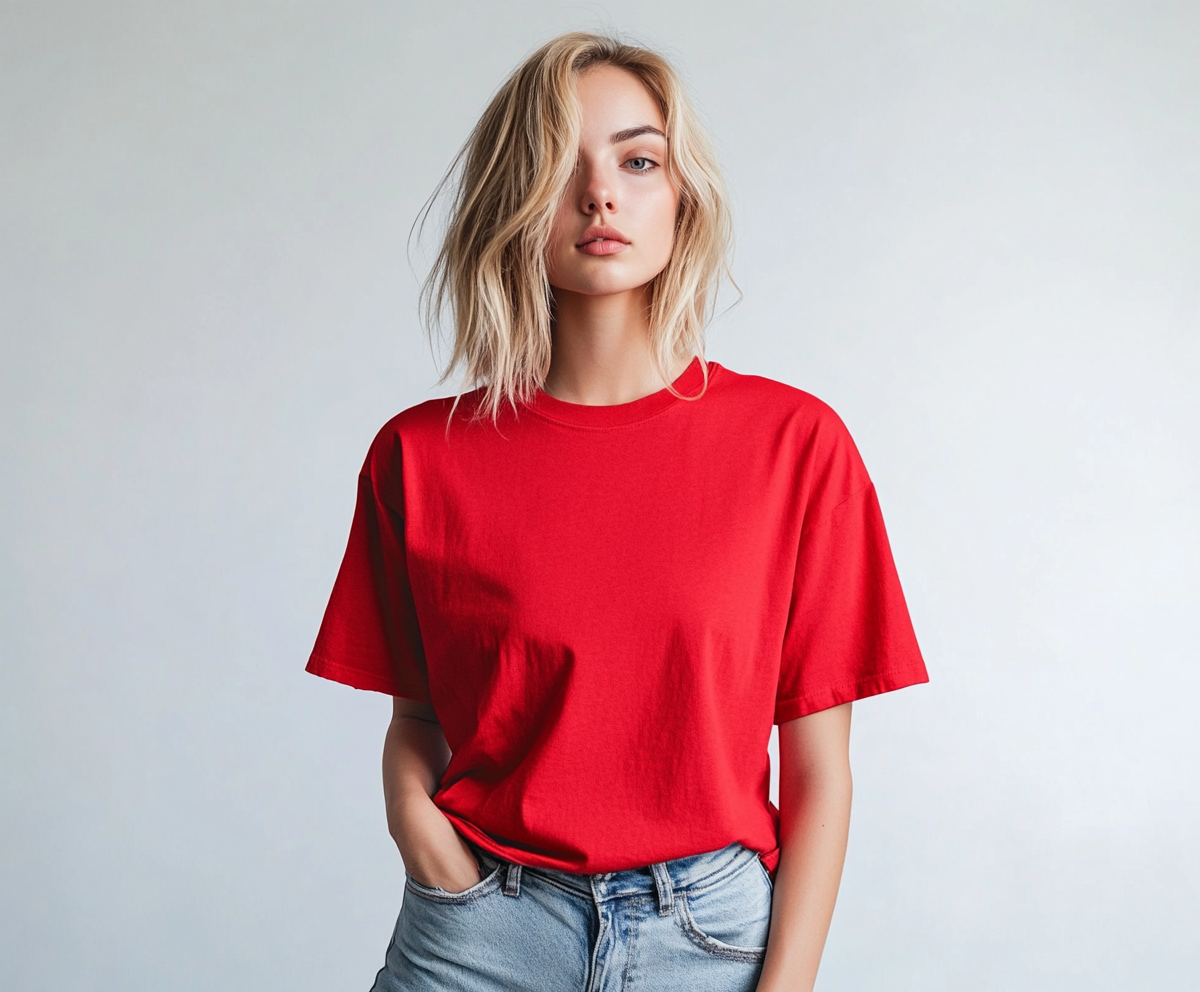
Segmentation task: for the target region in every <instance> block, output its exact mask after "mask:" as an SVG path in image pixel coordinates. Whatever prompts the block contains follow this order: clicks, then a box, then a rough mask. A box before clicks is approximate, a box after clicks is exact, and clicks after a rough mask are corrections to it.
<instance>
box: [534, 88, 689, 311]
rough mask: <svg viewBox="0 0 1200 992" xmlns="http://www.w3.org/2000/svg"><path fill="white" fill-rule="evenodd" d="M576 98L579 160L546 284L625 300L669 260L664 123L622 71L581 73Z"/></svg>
mask: <svg viewBox="0 0 1200 992" xmlns="http://www.w3.org/2000/svg"><path fill="white" fill-rule="evenodd" d="M578 94H579V103H580V106H581V109H582V126H581V130H580V135H579V158H578V164H577V166H576V169H575V174H574V176H573V177H572V179H571V182H570V183H569V184H568V186H567V189H566V192H565V193H564V194H563V198H562V200H561V202H560V203H559V206H558V214H557V216H556V218H555V223H554V229H553V233H552V234H551V237H550V244H549V246H548V248H547V251H546V266H547V270H548V272H549V276H550V285H551V286H553V287H554V288H555V289H556V290H565V291H567V292H571V293H580V294H583V295H586V296H606V295H611V294H617V293H628V292H630V291H632V290H636V289H638V288H639V287H642V286H644V285H645V284H646V283H648V282H650V280H651V279H653V278H654V277H655V276H656V275H658V274H659V273H660V272H661V271H662V270H663V269H664V268H666V265H667V262H668V261H669V260H670V258H671V248H672V245H673V243H674V239H675V217H676V214H677V213H678V210H679V190H678V188H677V187H676V186H675V184H674V183H673V182H672V181H671V180H670V179H669V178H668V177H667V139H666V137H665V131H666V123H665V122H664V121H663V116H662V112H661V111H660V110H659V109H658V103H657V102H656V101H655V100H654V98H653V97H652V96H651V95H650V93H649V91H647V89H646V87H645V86H643V85H642V82H641V80H639V79H638V78H637V77H636V76H635V75H633V74H632V73H630V72H627V71H626V70H624V69H618V68H615V67H614V66H597V67H595V68H592V69H588V70H586V71H585V72H583V73H582V74H581V75H580V77H579V81H578Z"/></svg>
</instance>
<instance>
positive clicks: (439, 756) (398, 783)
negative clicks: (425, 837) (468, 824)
mask: <svg viewBox="0 0 1200 992" xmlns="http://www.w3.org/2000/svg"><path fill="white" fill-rule="evenodd" d="M449 761H450V749H449V747H448V746H447V744H446V738H445V735H444V734H443V733H442V728H441V726H440V725H439V724H438V723H437V722H436V721H434V720H428V719H425V718H422V717H419V716H414V715H404V716H401V715H396V716H393V718H392V722H391V724H390V725H389V726H388V730H387V735H386V736H385V737H384V742H383V797H384V804H385V806H386V810H387V824H388V832H389V833H390V834H391V835H392V839H393V840H394V841H395V842H396V846H397V847H398V848H399V849H400V856H401V858H403V859H404V861H405V863H408V861H409V858H410V857H411V853H412V852H411V851H409V850H406V849H407V848H408V847H409V842H410V840H411V839H412V838H413V837H414V835H418V836H420V835H422V834H423V831H422V830H421V829H419V828H420V825H421V823H422V822H429V821H430V818H431V817H434V816H436V817H441V813H440V811H439V810H438V809H437V807H436V806H434V804H433V802H432V799H431V797H432V796H433V794H434V793H435V792H436V791H437V788H438V784H439V783H440V782H441V779H442V773H443V772H444V771H445V770H446V765H447V764H449Z"/></svg>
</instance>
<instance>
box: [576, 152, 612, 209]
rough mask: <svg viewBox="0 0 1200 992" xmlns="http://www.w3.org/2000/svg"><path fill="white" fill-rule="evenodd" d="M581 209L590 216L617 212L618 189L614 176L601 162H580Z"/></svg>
mask: <svg viewBox="0 0 1200 992" xmlns="http://www.w3.org/2000/svg"><path fill="white" fill-rule="evenodd" d="M579 168H580V180H579V183H580V186H579V209H580V210H582V211H583V212H584V213H585V214H588V215H589V216H590V215H592V214H595V213H608V214H614V213H616V212H617V191H616V184H615V183H614V182H613V177H612V176H611V175H609V174H608V171H607V170H606V169H605V168H604V167H603V166H602V165H600V164H599V163H595V164H588V163H586V162H583V163H580V166H579Z"/></svg>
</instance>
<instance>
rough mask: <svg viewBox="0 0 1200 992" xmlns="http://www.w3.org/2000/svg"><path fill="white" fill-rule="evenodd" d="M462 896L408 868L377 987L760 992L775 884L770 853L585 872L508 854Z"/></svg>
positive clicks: (420, 991)
mask: <svg viewBox="0 0 1200 992" xmlns="http://www.w3.org/2000/svg"><path fill="white" fill-rule="evenodd" d="M468 844H469V845H470V847H471V849H472V850H473V851H474V852H475V856H476V858H477V859H478V860H479V864H480V867H481V869H482V870H483V871H484V873H485V875H484V878H483V879H482V880H480V881H479V882H477V883H476V884H475V885H472V886H471V887H470V888H469V889H466V890H464V891H462V892H454V893H451V892H447V891H446V890H444V889H440V888H429V887H428V886H425V885H421V884H420V883H419V882H416V881H414V880H413V878H412V876H407V877H406V880H405V887H404V900H403V902H402V904H401V908H400V918H399V919H398V920H397V921H396V928H395V931H394V932H393V934H392V942H391V944H390V946H389V947H388V951H387V963H386V964H385V966H384V967H383V969H382V970H381V971H380V972H379V975H378V977H377V978H376V979H375V985H374V986H373V989H372V992H680V990H687V992H753V990H754V988H755V986H756V985H757V984H758V977H759V974H760V972H761V970H762V961H763V957H764V955H765V953H766V943H767V932H768V928H769V926H770V920H771V896H772V885H771V880H770V878H769V876H768V875H767V871H766V868H764V867H763V864H762V862H761V861H760V860H759V857H758V855H757V854H756V853H755V852H753V851H751V850H749V849H748V848H746V847H744V846H743V845H741V844H740V843H737V842H734V843H732V844H730V845H729V846H728V847H724V848H722V849H721V850H719V851H711V852H708V853H705V854H697V855H693V856H692V857H687V858H679V859H677V860H675V861H666V862H659V863H658V864H655V865H649V866H647V867H645V868H635V869H629V870H627V871H617V872H608V873H604V874H596V875H574V874H570V873H567V872H561V871H555V870H552V869H545V868H530V867H527V866H521V865H515V864H510V863H508V862H505V861H499V860H497V859H496V858H495V857H493V856H492V855H491V854H490V853H488V852H487V851H484V850H483V849H482V848H480V847H477V846H476V845H475V844H473V843H471V842H469V841H468Z"/></svg>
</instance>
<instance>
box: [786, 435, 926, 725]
mask: <svg viewBox="0 0 1200 992" xmlns="http://www.w3.org/2000/svg"><path fill="white" fill-rule="evenodd" d="M840 447H841V448H842V451H841V452H840V456H839V458H838V459H837V461H839V462H840V463H841V466H842V467H843V470H842V471H835V472H831V473H828V474H829V475H830V476H833V477H835V478H836V480H837V481H838V482H840V483H841V485H837V484H833V483H830V482H829V480H825V483H824V484H820V483H818V484H817V485H815V486H814V488H813V497H812V504H811V505H810V507H809V508H808V509H807V511H806V513H805V515H804V523H803V525H802V528H801V532H800V544H799V550H798V554H797V559H796V575H795V581H794V586H793V589H792V596H791V602H790V605H789V612H788V621H787V628H786V631H785V634H784V643H783V654H782V658H781V661H780V670H779V685H778V689H777V691H776V695H775V716H774V722H775V723H784V722H786V721H788V720H794V719H796V718H797V717H801V716H806V715H807V714H809V713H815V712H817V711H818V710H823V709H828V708H829V707H831V706H838V705H840V704H842V703H847V702H852V701H853V700H855V699H861V698H862V697H864V696H871V695H875V694H876V693H881V692H889V691H891V690H893V689H900V688H903V687H904V686H907V685H914V684H916V683H920V682H928V681H929V676H928V674H927V673H926V671H925V663H924V661H923V659H922V657H921V652H920V649H919V647H918V646H917V638H916V633H915V632H914V630H913V626H912V621H911V620H910V618H909V614H908V607H907V605H906V603H905V601H904V593H903V591H902V590H901V588H900V579H899V576H898V575H897V572H896V566H895V563H894V562H893V560H892V552H891V548H890V546H889V544H888V539H887V533H886V532H885V530H884V526H883V515H882V513H881V512H880V508H879V501H878V499H877V498H876V494H875V486H874V485H873V484H872V483H871V481H870V479H869V478H868V477H867V475H866V471H865V469H863V468H862V467H861V462H860V461H859V460H858V455H857V451H856V450H855V449H854V448H853V443H852V442H850V440H849V436H848V435H846V436H845V439H844V442H843V444H842V445H841V446H840ZM845 488H849V489H850V490H851V491H850V492H849V494H848V495H844V496H843V495H842V492H843V491H844V489H845Z"/></svg>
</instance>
